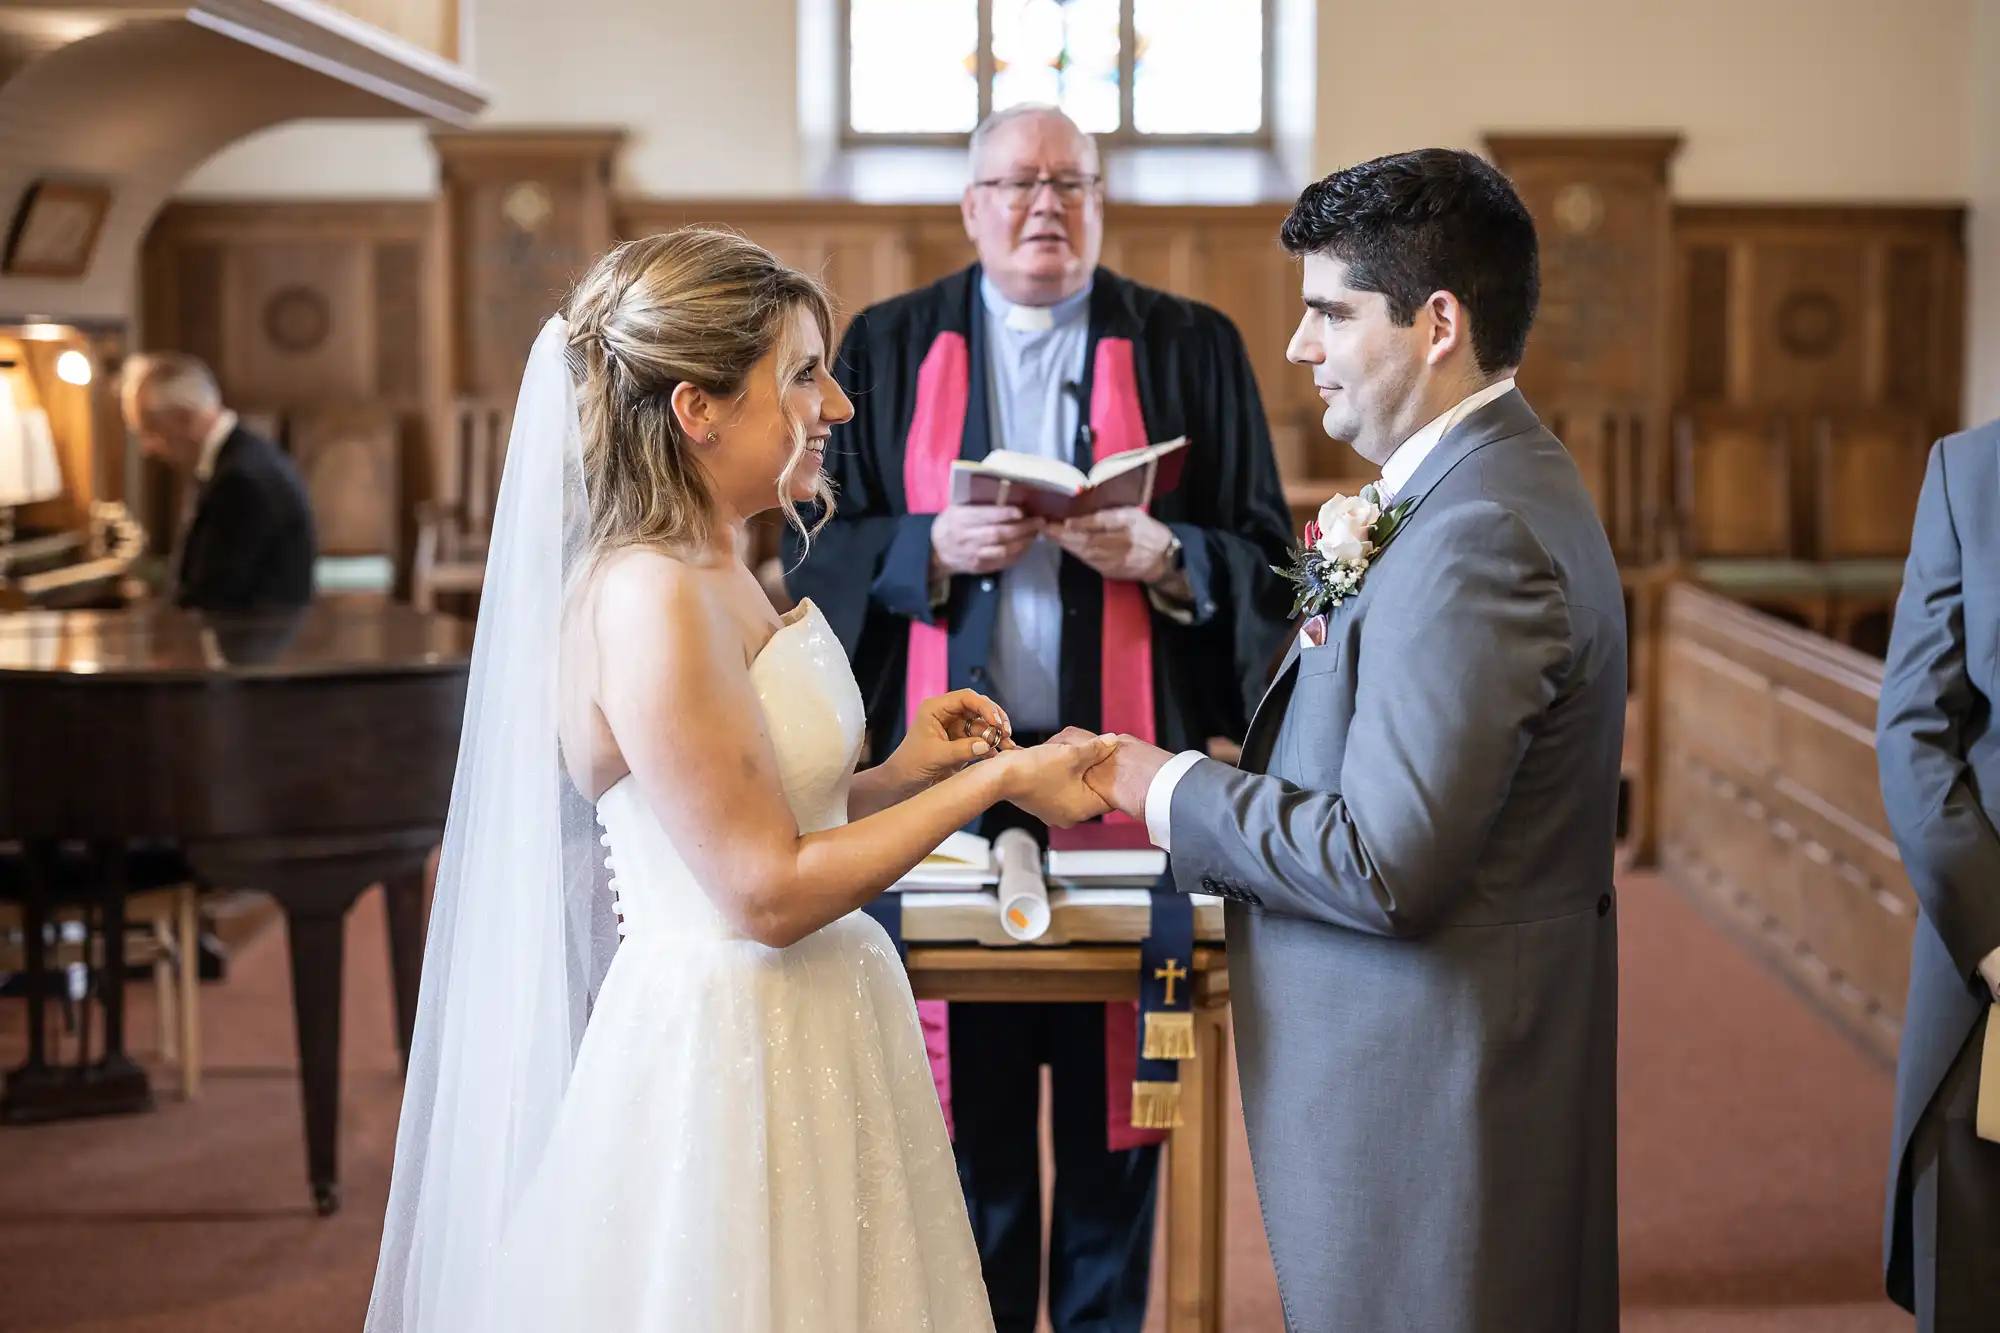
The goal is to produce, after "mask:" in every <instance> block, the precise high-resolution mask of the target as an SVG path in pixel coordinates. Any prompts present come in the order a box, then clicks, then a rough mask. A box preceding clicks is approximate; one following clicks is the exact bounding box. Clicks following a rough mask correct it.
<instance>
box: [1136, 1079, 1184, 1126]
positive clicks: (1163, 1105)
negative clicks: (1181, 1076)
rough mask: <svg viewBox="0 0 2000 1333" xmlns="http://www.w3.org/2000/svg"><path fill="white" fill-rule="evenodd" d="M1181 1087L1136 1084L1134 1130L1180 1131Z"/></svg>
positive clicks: (1176, 1084)
mask: <svg viewBox="0 0 2000 1333" xmlns="http://www.w3.org/2000/svg"><path fill="white" fill-rule="evenodd" d="M1180 1127H1181V1085H1180V1084H1178V1083H1147V1082H1144V1081H1140V1082H1135V1083H1134V1084H1133V1085H1132V1128H1134V1129H1179V1128H1180Z"/></svg>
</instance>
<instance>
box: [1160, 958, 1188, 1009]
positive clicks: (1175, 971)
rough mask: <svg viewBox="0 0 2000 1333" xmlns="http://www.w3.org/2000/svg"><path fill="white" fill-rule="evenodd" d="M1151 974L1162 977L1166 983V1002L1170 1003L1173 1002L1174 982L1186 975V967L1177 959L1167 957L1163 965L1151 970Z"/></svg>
mask: <svg viewBox="0 0 2000 1333" xmlns="http://www.w3.org/2000/svg"><path fill="white" fill-rule="evenodd" d="M1153 975H1154V976H1155V977H1159V978H1161V979H1163V980H1164V981H1165V982H1166V983H1167V998H1166V1003H1168V1004H1172V1003H1173V1002H1174V983H1175V982H1176V981H1180V980H1182V979H1184V978H1185V977H1186V976H1187V969H1186V968H1184V967H1182V966H1181V965H1180V963H1179V961H1178V960H1176V959H1172V958H1169V959H1168V960H1167V963H1166V966H1165V967H1160V968H1155V969H1154V970H1153Z"/></svg>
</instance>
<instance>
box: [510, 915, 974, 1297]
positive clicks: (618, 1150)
mask: <svg viewBox="0 0 2000 1333" xmlns="http://www.w3.org/2000/svg"><path fill="white" fill-rule="evenodd" d="M511 1215H512V1220H511V1221H510V1223H509V1225H508V1232H507V1238H506V1240H505V1242H504V1244H503V1247H502V1253H501V1255H499V1256H498V1262H497V1263H496V1265H495V1268H494V1272H495V1276H496V1280H495V1282H494V1283H493V1285H492V1287H491V1293H492V1298H493V1299H492V1303H491V1306H490V1318H488V1319H485V1320H482V1321H481V1327H483V1328H495V1329H509V1330H522V1331H523V1333H526V1331H527V1330H533V1331H534V1333H557V1331H558V1330H578V1331H580V1333H625V1331H627V1330H642V1329H643V1330H660V1333H666V1331H667V1330H673V1331H675V1333H777V1331H778V1330H783V1333H926V1331H932V1333H991V1329H992V1327H993V1322H992V1316H991V1314H990V1313H989V1311H988V1308H987V1303H986V1290H985V1287H984V1285H983V1284H982V1282H981V1280H980V1274H979V1258H978V1254H977V1251H976V1250H975V1248H974V1246H973V1241H972V1233H971V1228H970V1226H969V1224H968V1223H967V1221H966V1213H965V1205H964V1203H963V1201H962V1198H961V1196H960V1193H959V1184H958V1176H957V1172H956V1169H955V1167H954V1165H953V1161H952V1153H951V1145H950V1143H949V1141H948V1140H947V1138H946V1135H945V1129H944V1121H943V1118H942V1116H941V1114H940V1112H939V1110H938V1104H937V1093H936V1090H935V1088H934V1087H933V1085H932V1083H931V1076H930V1069H929V1066H928V1064H927V1062H926V1059H925V1054H924V1043H923V1036H922V1033H921V1030H920V1029H919V1027H918V1023H917V1014H916V1006H915V1004H914V1002H913V1001H912V999H911V997H910V989H909V982H908V981H907V979H906V978H905V977H904V974H903V970H902V967H901V965H900V963H899V962H898V961H897V958H896V954H895V950H894V947H893V946H892V945H891V944H890V943H889V940H888V937H887V936H886V935H885V934H883V932H882V930H881V928H880V927H879V926H877V925H876V924H875V923H874V922H873V921H872V920H870V919H868V918H867V917H866V916H863V915H861V914H859V913H857V914H854V915H852V916H849V917H846V918H844V919H842V920H840V921H837V922H835V923H834V924H833V925H831V926H828V927H827V928H826V929H824V930H821V931H819V932H818V933H817V934H814V935H812V936H810V937H809V938H807V939H805V940H803V941H801V942H800V943H798V944H796V945H794V946H792V947H791V948H789V949H782V950H780V949H770V948H766V947H764V946H762V945H758V944H755V943H753V942H750V941H745V940H719V939H713V938H709V939H686V938H677V937H676V936H675V935H673V934H671V933H664V932H661V933H651V934H648V933H636V934H633V935H630V936H628V937H627V938H626V939H625V940H624V941H623V943H622V944H621V945H620V946H619V950H618V953H617V956H616V958H615V960H614V961H613V963H612V966H611V970H610V973H609V975H608V976H607V977H606V979H605V984H604V987H603V989H602V991H601V993H600V995H599V998H598V1002H597V1005H596V1007H595V1009H594V1010H593V1011H592V1014H591V1017H590V1023H589V1026H588V1027H587V1029H586V1030H585V1033H584V1039H583V1044H582V1048H581V1050H580V1052H579V1054H578V1058H577V1063H576V1068H575V1072H574V1074H573V1075H572V1077H571V1081H570V1085H569V1089H568V1092H567V1094H566V1095H565V1098H564V1102H563V1106H562V1110H561V1113H560V1116H559V1119H558V1122H557V1125H556V1128H555V1131H554V1135H553V1138H552V1140H551V1143H550V1145H549V1149H548V1154H547V1156H546V1158H545V1159H544V1161H543V1163H542V1165H541V1167H540V1168H539V1169H538V1171H537V1173H536V1176H535V1178H534V1179H533V1181H532V1182H531V1183H530V1185H529V1187H528V1189H527V1191H526V1193H525V1195H524V1197H523V1198H522V1199H521V1201H520V1203H519V1205H518V1206H517V1207H515V1208H514V1209H513V1210H512V1214H511Z"/></svg>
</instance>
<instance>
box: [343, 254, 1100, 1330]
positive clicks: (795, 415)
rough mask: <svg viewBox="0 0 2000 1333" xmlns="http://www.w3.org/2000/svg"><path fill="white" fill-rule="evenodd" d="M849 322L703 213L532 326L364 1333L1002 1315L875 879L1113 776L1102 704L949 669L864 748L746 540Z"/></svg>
mask: <svg viewBox="0 0 2000 1333" xmlns="http://www.w3.org/2000/svg"><path fill="white" fill-rule="evenodd" d="M831 324H832V314H831V309H830V305H829V302H828V300H827V297H826V295H825V293H824V292H823V290H822V289H821V288H820V287H819V285H818V284H817V283H815V282H814V281H813V280H812V279H810V278H808V277H806V276H804V275H803V274H800V273H797V272H794V271H792V270H790V269H787V268H785V267H784V266H783V265H781V264H780V263H778V261H777V260H776V259H774V258H773V257H772V256H771V255H770V254H768V253H767V252H765V251H764V250H762V249H760V248H758V247H757V246H755V245H753V244H751V243H750V242H749V241H746V240H743V239H742V238H740V237H736V236H732V235H727V234H724V233H719V232H712V231H701V230H687V231H680V232H676V233H673V234H671V235H666V236H655V237H650V238H648V239H645V240H641V241H634V242H630V243H628V244H625V245H622V246H620V247H619V248H617V249H616V250H614V251H612V252H611V253H610V254H609V255H607V256H605V257H604V258H603V259H602V260H601V261H599V263H598V264H597V265H596V267H595V268H594V269H593V270H592V271H591V272H590V274H589V275H588V276H587V277H586V278H585V279H584V281H583V283H582V285H581V286H580V287H579V288H578V290H577V292H576V293H575V295H574V296H573V297H572V299H571V301H570V304H569V309H568V312H567V317H566V318H555V319H551V320H550V321H549V322H548V324H547V325H546V326H545V327H544V328H543V330H542V332H541V335H540V337H539V338H538V339H537V340H536V342H535V346H534V349H533V352H532V353H531V354H530V356H529V359H528V368H527V373H526V375H525V377H524V378H523V381H522V386H521V396H520V401H519V405H518V408H517V410H516V414H515V418H514V428H513V435H512V438H511V440H510V441H509V444H508V454H507V464H506V471H505V475H504V479H503V481H502V485H501V491H500V500H499V506H498V510H497V513H496V519H495V528H494V537H493V545H492V548H491V552H490V554H489V556H488V560H487V582H486V587H485V594H484V597H483V598H482V604H481V607H480V613H479V627H478V637H477V646H476V649H475V652H474V656H473V664H472V674H471V684H470V690H469V693H468V696H467V700H466V712H465V729H464V732H463V736H462V739H461V743H460V748H459V759H458V770H457V776H456V779H455V781H454V785H453V789H452V805H451V817H450V823H449V826H448V828H447V830H446V833H445V844H444V851H443V854H442V859H441V861H440V867H439V873H438V882H437V893H436V898H435V901H434V904H433V907H432V915H431V927H430V938H429V944H428V946H427V951H426V956H425V962H424V978H423V995H422V1001H421V1005H420V1010H419V1017H418V1024H417V1036H416V1044H415V1048H414V1049H413V1051H412V1053H411V1058H410V1067H409V1072H408V1077H407V1080H406V1086H405V1092H404V1101H403V1112H402V1123H401V1127H400V1130H399V1134H398V1139H397V1145H396V1166H395V1176H394V1180H393V1183H392V1186H391V1189H390V1196H389V1209H388V1217H387V1220H386V1223H385V1226H384V1232H383V1239H382V1253H381V1260H380V1265H379V1268H378V1270H377V1273H376V1280H375V1292H374V1296H373V1299H372V1301H371V1303H370V1306H369V1311H368V1328H369V1330H371V1333H399V1331H407V1333H457V1331H458V1330H474V1329H477V1330H481V1333H484V1330H488V1329H511V1328H518V1329H523V1330H530V1329H532V1330H537V1333H540V1331H542V1330H570V1329H575V1330H589V1333H623V1331H624V1330H641V1329H644V1330H655V1329H657V1330H663V1331H664V1330H688V1331H689V1333H721V1331H723V1330H728V1331H729V1333H763V1331H765V1330H787V1331H796V1333H806V1331H807V1330H811V1331H812V1333H847V1331H852V1333H874V1331H880V1333H891V1331H893V1333H915V1331H917V1330H938V1331H939V1333H956V1331H957V1330H981V1331H985V1330H990V1329H991V1328H992V1319H991V1316H990V1314H989V1313H988V1310H987V1304H986V1294H985V1289H984V1287H983V1285H982V1283H981V1281H980V1276H979V1258H978V1254H977V1252H976V1251H975V1249H974V1247H973V1242H972V1234H971V1230H970V1227H969V1225H968V1223H967V1221H966V1214H965V1207H964V1204H963V1202H962V1200H961V1196H960V1193H959V1186H958V1179H957V1175H956V1172H955V1169H954V1166H953V1162H952V1154H951V1147H950V1144H949V1143H948V1142H947V1140H946V1137H945V1129H944V1122H943V1117H942V1115H941V1113H940V1111H939V1108H938V1103H937V1096H936V1093H935V1091H934V1089H933V1087H932V1084H931V1079H930V1073H929V1070H928V1067H927V1064H926V1061H925V1055H924V1046H923V1038H922V1035H921V1033H920V1030H919V1028H918V1025H917V1017H916V1009H915V1004H914V1002H913V1000H912V998H911V995H910V989H909V983H908V981H907V979H906V977H905V976H904V974H903V970H902V968H901V965H900V964H899V963H898V961H897V958H896V953H895V950H894V949H893V948H892V947H891V945H890V943H889V941H888V938H887V937H886V936H885V935H884V934H883V932H882V931H881V929H880V928H879V927H878V926H877V925H876V924H875V923H874V922H873V921H872V920H871V919H870V918H869V917H867V916H866V915H865V914H863V913H861V912H859V911H858V910H857V909H859V908H860V907H861V906H862V905H863V904H864V903H866V902H868V901H869V900H870V899H871V898H873V897H874V896H875V895H876V894H877V893H878V892H880V891H881V890H882V889H883V888H884V887H885V886H887V885H889V884H891V883H893V882H894V881H895V880H896V879H897V878H899V877H900V876H901V875H902V874H904V873H905V872H906V871H908V870H909V869H910V868H912V867H913V866H915V865H916V864H917V862H918V861H920V860H921V859H922V858H923V856H924V855H925V853H926V852H928V851H929V850H930V849H931V848H933V847H935V846H936V845H937V844H938V843H939V842H940V841H942V840H943V839H944V837H945V835H946V834H948V833H949V832H951V830H953V829H956V828H958V827H960V826H961V825H963V824H965V823H967V822H969V821H970V820H972V819H973V818H974V817H975V816H977V815H978V814H979V813H980V812H981V811H982V810H984V809H985V808H986V807H988V806H989V805H992V804H994V803H995V802H998V801H1001V800H1011V801H1015V802H1017V803H1019V804H1022V805H1024V806H1026V807H1028V808H1029V809H1031V810H1033V811H1034V812H1035V813H1036V814H1038V815H1040V816H1042V817H1044V818H1045V819H1047V820H1049V821H1051V822H1055V823H1061V824H1069V823H1074V822H1076V821H1078V820H1080V819H1085V818H1089V817H1091V816H1093V815H1096V814H1099V813H1101V812H1102V810H1103V806H1102V805H1101V803H1099V802H1098V800H1097V798H1096V797H1095V796H1094V795H1092V794H1091V793H1090V791H1089V789H1088V788H1087V787H1086V786H1085V785H1084V784H1083V782H1082V780H1081V779H1082V774H1083V772H1084V771H1085V770H1086V769H1088V768H1089V767H1091V766H1092V765H1093V764H1095V763H1096V762H1098V761H1099V760H1100V759H1102V758H1103V757H1104V755H1105V754H1106V753H1107V752H1108V749H1109V746H1110V744H1111V742H1110V741H1109V740H1108V739H1103V738H1096V737H1085V738H1078V739H1076V740H1073V741H1064V742H1060V743H1051V744H1048V745H1043V746H1037V747H1032V748H1019V747H1016V746H1014V745H1013V744H1012V741H1011V739H1010V736H1009V730H1008V723H1007V719H1006V717H1005V715H1004V714H1003V713H1002V712H1001V711H1000V709H999V708H998V707H996V706H995V705H994V703H993V702H992V701H990V700H988V699H986V698H983V697H981V696H979V695H977V694H973V693H971V692H961V693H958V694H953V695H948V696H945V697H944V698H941V699H933V700H931V701H929V702H928V703H927V704H926V705H925V706H924V708H923V709H922V713H921V716H920V717H919V718H918V719H917V720H916V721H915V723H914V724H913V725H912V727H911V731H910V738H909V739H908V740H907V741H905V742H904V744H903V745H902V746H901V747H900V748H899V749H898V750H897V751H896V753H895V754H893V755H891V756H890V757H889V758H888V760H887V761H886V762H884V763H882V764H880V765H879V766H877V767H874V768H870V769H866V770H863V771H861V772H858V773H857V772H856V771H855V761H856V758H857V756H858V754H859V751H860V747H861V739H862V701H861V696H860V693H859V690H858V688H857V687H856V684H855V680H854V677H853V675H852V673H851V672H850V670H849V668H848V665H847V660H846V658H845V656H844V655H843V653H842V651H841V649H840V645H839V642H838V640H837V639H836V638H835V636H834V634H833V631H832V629H831V627H830V626H829V625H828V624H827V622H826V620H825V618H824V617H823V616H822V615H821V613H820V611H819V610H818V608H817V607H815V606H813V605H812V604H811V603H810V602H807V603H804V604H802V605H801V606H800V607H799V608H798V609H797V610H796V611H794V612H793V613H792V614H790V615H788V616H785V617H783V618H782V619H781V618H779V617H778V616H777V615H776V614H775V613H774V612H773V610H772V608H771V604H770V601H769V599H768V598H766V597H765V595H764V593H763V591H762V589H761V588H760V587H759V586H758V584H757V582H756V580H755V579H754V578H753V577H752V575H751V573H750V571H749V570H747V569H746V568H744V566H743V564H742V562H741V561H740V560H738V559H737V558H736V550H737V543H738V541H739V539H740V538H741V535H742V530H743V526H744V524H745V522H746V521H747V520H748V519H750V518H751V517H752V516H754V515H756V514H758V513H761V512H763V511H766V510H769V509H772V508H778V509H781V510H782V511H783V512H784V515H785V518H786V519H787V521H789V522H791V523H793V524H795V525H798V524H800V523H801V520H800V518H799V515H798V510H797V506H798V505H799V504H800V503H801V502H803V501H808V500H813V499H816V498H817V499H821V500H824V501H827V502H829V504H830V502H831V499H832V496H831V494H830V489H829V487H828V485H827V483H826V482H825V481H824V480H823V478H822V476H821V472H820V467H821V455H822V452H823V450H824V448H825V445H826V440H827V435H828V432H829V431H830V429H831V428H832V427H833V426H834V425H836V424H838V423H839V422H841V421H844V420H846V419H847V418H848V417H849V416H851V415H852V407H851V405H850V404H849V402H848V400H847V397H846V395H845V394H843V393H842V392H841V390H840V386H839V385H838V384H836V383H835V382H834V380H833V376H832V374H831V370H830V367H829V366H828V365H827V360H826V348H827V343H828V341H829V337H830V334H831ZM855 577H857V578H866V577H868V572H867V571H865V570H857V571H855ZM593 806H594V810H593ZM593 816H594V822H593ZM850 821H851V822H850ZM600 826H601V831H600ZM605 872H610V873H609V874H608V875H607V874H606V873H605ZM614 913H615V915H614ZM618 936H622V937H623V939H622V942H620V941H619V940H618V939H617V938H616V937H618ZM614 946H615V954H614V953H613V948H614ZM607 960H608V965H607ZM586 1016H587V1019H588V1021H587V1022H586Z"/></svg>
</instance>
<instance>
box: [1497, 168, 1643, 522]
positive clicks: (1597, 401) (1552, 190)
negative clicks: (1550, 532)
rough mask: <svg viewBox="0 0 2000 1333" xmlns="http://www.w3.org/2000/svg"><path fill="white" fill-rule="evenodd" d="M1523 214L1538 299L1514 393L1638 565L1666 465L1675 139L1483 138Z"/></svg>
mask: <svg viewBox="0 0 2000 1333" xmlns="http://www.w3.org/2000/svg"><path fill="white" fill-rule="evenodd" d="M1487 143H1488V146H1489V147H1490V149H1491V151H1492V154H1493V159H1494V161H1495V162H1496V163H1497V164H1498V165H1499V166H1500V167H1501V168H1502V169H1503V170H1504V171H1506V172H1507V174H1508V176H1509V177H1510V178H1511V179H1512V180H1513V182H1514V186H1515V188H1516V189H1517V190H1518V191H1520V194H1521V198H1522V200H1523V201H1524V202H1525V203H1526V204H1527V205H1528V208H1529V211H1530V212H1532V213H1533V214H1534V216H1535V229H1536V231H1537V233H1538V235H1539V239H1540V242H1541V279H1542V296H1541V305H1540V308H1539V311H1538V313H1537V315H1536V318H1535V328H1534V332H1533V334H1532V335H1531V337H1530V338H1529V340H1528V353H1527V357H1526V359H1525V360H1524V361H1523V362H1522V365H1521V371H1520V376H1519V378H1520V383H1521V389H1522V392H1524V393H1525V394H1527V396H1528V398H1529V400H1530V401H1532V402H1533V403H1534V404H1535V407H1536V409H1537V410H1538V411H1539V412H1540V413H1541V414H1542V416H1543V418H1544V419H1545V420H1550V419H1552V418H1560V419H1561V420H1562V421H1563V422H1564V423H1565V426H1564V428H1562V429H1558V430H1557V431H1556V434H1557V435H1558V437H1560V438H1561V439H1562V440H1563V442H1564V443H1565V444H1567V445H1569V446H1570V448H1571V451H1572V452H1573V453H1575V454H1576V455H1577V457H1578V461H1579V465H1580V466H1581V467H1582V468H1583V471H1584V474H1585V480H1586V481H1588V482H1589V483H1590V485H1591V489H1592V493H1593V494H1594V495H1595V496H1596V497H1597V501H1598V513H1599V516H1600V517H1601V518H1602V519H1603V520H1604V525H1605V530H1606V532H1607V533H1608V534H1609V535H1610V537H1611V543H1612V547H1613V549H1614V550H1616V551H1617V552H1618V554H1619V556H1620V558H1621V559H1625V560H1631V561H1641V560H1645V559H1649V558H1651V556H1652V554H1653V552H1654V549H1655V546H1656V540H1657V538H1656V528H1657V525H1658V521H1659V515H1660V509H1661V503H1662V492H1663V490H1664V481H1665V469H1666V467H1667V454H1666V438H1667V403H1668V399H1667V365H1666V358H1667V354H1668V333H1669V324H1668V319H1669V297H1668V290H1667V288H1668V256H1669V228H1670V212H1669V199H1668V187H1667V166H1668V163H1670V162H1671V161H1672V159H1673V156H1674V154H1675V152H1676V151H1678V149H1679V147H1680V139H1679V138H1678V136H1671V135H1668V136H1662V135H1602V136H1595V135H1593V136H1577V135H1495V136H1489V138H1488V140H1487Z"/></svg>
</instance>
